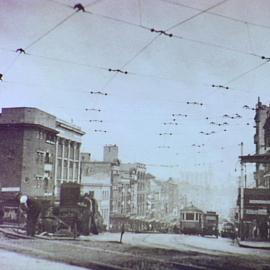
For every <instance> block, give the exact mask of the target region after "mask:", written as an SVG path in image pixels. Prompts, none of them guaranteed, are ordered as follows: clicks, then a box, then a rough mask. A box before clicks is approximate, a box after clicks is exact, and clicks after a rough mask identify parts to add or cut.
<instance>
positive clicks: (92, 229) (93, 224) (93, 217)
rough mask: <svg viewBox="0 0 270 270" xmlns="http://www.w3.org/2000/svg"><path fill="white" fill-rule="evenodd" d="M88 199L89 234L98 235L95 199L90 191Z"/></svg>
mask: <svg viewBox="0 0 270 270" xmlns="http://www.w3.org/2000/svg"><path fill="white" fill-rule="evenodd" d="M89 198H90V200H91V208H92V209H91V227H90V232H91V233H93V234H98V229H97V223H96V214H97V212H98V204H97V201H96V199H95V198H94V192H93V191H92V192H91V191H90V192H89Z"/></svg>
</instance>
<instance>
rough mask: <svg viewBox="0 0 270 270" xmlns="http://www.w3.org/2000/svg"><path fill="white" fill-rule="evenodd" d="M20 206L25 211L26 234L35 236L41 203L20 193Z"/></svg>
mask: <svg viewBox="0 0 270 270" xmlns="http://www.w3.org/2000/svg"><path fill="white" fill-rule="evenodd" d="M20 207H21V209H22V210H23V211H25V212H26V215H27V217H26V234H27V235H29V236H35V232H36V225H37V221H38V218H39V215H40V212H41V205H40V203H39V201H38V200H36V199H34V198H30V197H29V196H26V195H22V196H21V197H20Z"/></svg>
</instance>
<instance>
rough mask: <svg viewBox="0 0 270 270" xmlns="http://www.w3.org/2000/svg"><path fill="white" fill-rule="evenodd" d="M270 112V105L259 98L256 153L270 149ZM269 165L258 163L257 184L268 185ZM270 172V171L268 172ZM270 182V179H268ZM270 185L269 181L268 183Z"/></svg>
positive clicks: (255, 142) (255, 136)
mask: <svg viewBox="0 0 270 270" xmlns="http://www.w3.org/2000/svg"><path fill="white" fill-rule="evenodd" d="M269 112H270V107H269V106H266V105H264V104H262V102H261V101H260V98H258V103H257V104H256V115H255V118H254V120H255V123H256V133H255V135H254V144H255V145H256V152H255V153H256V155H262V154H265V153H267V152H268V151H269V148H268V147H267V142H268V136H269V134H268V132H267V131H268V129H269V121H267V120H268V118H269ZM267 166H268V165H265V164H261V163H256V172H255V181H256V186H257V187H259V186H266V184H267V183H266V182H267V181H266V180H268V179H266V178H267V177H266V172H268V169H267ZM268 174H269V173H268ZM268 182H269V181H268ZM267 185H269V183H268V184H267Z"/></svg>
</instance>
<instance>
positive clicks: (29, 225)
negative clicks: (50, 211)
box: [16, 192, 98, 236]
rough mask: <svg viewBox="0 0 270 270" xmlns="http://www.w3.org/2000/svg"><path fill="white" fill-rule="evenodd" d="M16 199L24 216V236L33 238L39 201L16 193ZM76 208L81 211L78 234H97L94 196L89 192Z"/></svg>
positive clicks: (38, 211) (39, 206)
mask: <svg viewBox="0 0 270 270" xmlns="http://www.w3.org/2000/svg"><path fill="white" fill-rule="evenodd" d="M16 198H17V200H18V202H19V204H20V210H21V211H23V213H25V214H26V234H27V235H29V236H34V235H35V232H36V228H37V223H38V221H39V217H40V214H41V210H42V207H41V203H40V201H39V200H37V199H35V198H32V197H30V196H27V195H23V194H21V193H18V194H17V195H16ZM78 206H79V207H80V208H81V209H82V210H81V215H80V218H79V220H78V221H77V222H78V231H79V233H80V234H83V235H89V234H90V233H92V234H98V228H97V223H96V219H97V218H96V217H97V215H98V205H97V202H96V200H95V199H94V194H93V193H91V192H90V193H89V194H85V195H84V196H83V197H82V200H81V201H80V202H79V203H78Z"/></svg>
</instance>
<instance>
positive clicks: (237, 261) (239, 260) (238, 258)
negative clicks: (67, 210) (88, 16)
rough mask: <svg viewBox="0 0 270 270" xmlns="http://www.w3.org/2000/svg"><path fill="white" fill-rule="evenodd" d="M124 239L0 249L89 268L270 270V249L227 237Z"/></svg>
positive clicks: (111, 236) (38, 242)
mask: <svg viewBox="0 0 270 270" xmlns="http://www.w3.org/2000/svg"><path fill="white" fill-rule="evenodd" d="M119 239H120V234H119V233H104V234H100V235H97V236H81V237H80V240H71V241H63V240H62V241H61V240H42V239H35V240H21V239H16V240H11V239H5V238H3V239H2V241H1V243H0V248H3V249H8V250H13V251H17V252H20V253H24V254H27V255H31V256H34V257H36V256H38V257H39V258H43V259H48V260H54V261H59V262H65V263H68V264H73V265H77V266H81V267H85V268H88V269H258V270H266V269H270V266H269V265H270V250H258V249H246V248H240V247H238V246H237V245H236V244H234V245H233V244H232V242H231V240H230V239H226V238H218V239H216V238H214V237H213V238H211V237H200V236H189V235H179V234H141V233H138V234H135V233H125V234H124V237H123V244H119ZM10 262H11V261H10ZM7 269H9V268H7ZM14 269H15V268H14ZM46 269H54V268H50V266H48V268H46Z"/></svg>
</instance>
